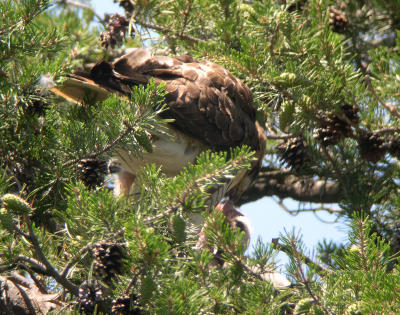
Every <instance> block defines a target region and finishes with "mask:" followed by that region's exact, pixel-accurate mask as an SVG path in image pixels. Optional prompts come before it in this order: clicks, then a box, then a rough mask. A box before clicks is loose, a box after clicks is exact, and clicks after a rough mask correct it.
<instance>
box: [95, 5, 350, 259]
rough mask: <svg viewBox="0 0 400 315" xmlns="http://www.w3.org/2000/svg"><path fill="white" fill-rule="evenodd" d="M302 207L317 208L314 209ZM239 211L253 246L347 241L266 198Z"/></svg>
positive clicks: (106, 8) (339, 231)
mask: <svg viewBox="0 0 400 315" xmlns="http://www.w3.org/2000/svg"><path fill="white" fill-rule="evenodd" d="M92 6H93V7H94V8H95V11H96V12H97V13H98V14H99V15H100V16H103V14H104V13H111V14H112V13H123V10H122V9H121V8H120V7H118V6H117V5H116V4H115V3H114V2H113V1H112V0H92ZM284 203H285V205H286V206H287V208H289V209H291V210H297V209H298V208H299V204H298V203H297V202H295V201H293V200H285V201H284ZM302 206H303V207H304V208H311V207H314V208H315V205H302ZM240 211H241V212H242V213H243V214H245V215H246V216H247V217H248V218H249V219H250V221H251V222H252V235H251V240H252V245H254V244H255V242H256V240H257V238H258V237H260V238H261V239H262V240H263V241H264V242H271V240H272V238H276V237H279V235H280V234H281V233H285V231H292V230H293V228H295V230H296V232H301V234H302V236H303V237H302V238H303V241H304V243H305V245H306V246H307V248H308V249H309V251H310V252H312V250H313V248H314V247H315V246H316V245H317V243H318V241H322V240H323V239H327V240H333V241H335V242H342V241H345V240H346V235H347V234H346V231H345V230H346V225H345V224H344V223H343V222H337V223H331V224H330V223H323V222H321V220H319V219H318V218H317V217H316V215H315V214H313V213H312V212H304V213H300V214H298V215H297V216H293V215H290V214H289V213H287V212H286V211H284V210H283V209H282V208H281V207H280V206H279V205H278V204H277V203H276V202H275V201H274V200H273V199H272V198H267V197H266V198H263V199H261V200H258V201H256V202H252V203H249V204H246V205H244V206H242V207H241V209H240ZM318 216H319V217H320V218H322V219H323V220H324V221H328V222H333V221H334V220H335V216H334V215H331V214H328V213H326V212H319V213H318ZM252 245H251V246H252ZM280 257H281V256H280ZM283 260H285V259H283Z"/></svg>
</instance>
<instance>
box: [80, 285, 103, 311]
mask: <svg viewBox="0 0 400 315" xmlns="http://www.w3.org/2000/svg"><path fill="white" fill-rule="evenodd" d="M107 295H108V293H107V291H106V289H105V288H104V287H103V286H102V285H101V284H100V283H99V282H97V281H96V280H90V281H84V282H83V283H82V284H81V285H80V287H79V295H78V299H77V301H78V302H79V304H80V311H81V312H83V313H85V314H93V312H94V309H95V306H96V305H100V304H102V303H103V302H105V301H106V297H107Z"/></svg>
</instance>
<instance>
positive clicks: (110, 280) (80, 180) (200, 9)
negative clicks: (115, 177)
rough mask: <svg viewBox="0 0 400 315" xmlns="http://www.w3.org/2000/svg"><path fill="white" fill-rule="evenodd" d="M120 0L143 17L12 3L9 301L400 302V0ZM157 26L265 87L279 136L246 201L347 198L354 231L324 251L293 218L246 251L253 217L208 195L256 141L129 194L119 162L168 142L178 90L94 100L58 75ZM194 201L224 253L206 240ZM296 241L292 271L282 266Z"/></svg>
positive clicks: (191, 305)
mask: <svg viewBox="0 0 400 315" xmlns="http://www.w3.org/2000/svg"><path fill="white" fill-rule="evenodd" d="M115 2H117V3H118V4H119V5H120V6H121V7H122V8H123V9H124V11H125V16H122V15H116V14H113V12H110V15H108V16H105V17H100V16H98V15H96V14H95V12H94V11H93V10H92V9H91V8H90V6H88V5H86V4H84V3H78V2H75V1H64V0H60V1H54V2H49V1H47V0H18V1H10V0H5V1H1V2H0V12H1V13H0V117H1V124H0V163H1V173H0V196H1V209H0V288H1V290H0V313H5V314H13V313H17V310H19V311H20V312H22V313H23V314H42V313H49V312H51V311H52V310H54V311H55V312H69V313H73V314H79V313H87V314H92V313H96V314H118V313H120V314H232V313H240V314H377V313H379V314H381V313H382V314H396V313H399V311H400V302H399V299H398V296H397V292H399V289H400V288H399V284H400V269H399V263H398V252H399V249H400V245H399V239H400V229H399V221H400V198H399V196H398V190H399V182H398V177H399V175H400V171H399V160H398V159H399V156H400V155H399V152H400V150H399V148H400V140H399V139H400V138H399V137H400V136H399V134H400V129H399V127H398V125H399V118H400V109H399V108H398V104H399V92H398V90H399V88H398V87H399V81H400V66H399V65H400V57H399V54H398V50H399V46H400V41H399V39H398V34H399V33H398V32H399V29H400V4H399V2H398V1H396V0H391V1H383V0H363V1H349V0H343V1H334V0H332V1H321V0H305V1H304V0H301V1H296V0H293V1H285V0H277V1H239V0H219V1H210V0H196V1H194V0H177V1H168V0H151V1H133V0H129V1H128V0H118V1H115ZM96 23H97V24H96ZM148 36H150V37H151V46H152V48H160V49H163V50H164V51H165V52H166V53H169V54H190V55H192V56H193V57H195V58H197V59H208V60H211V61H214V62H216V63H218V64H221V65H223V66H225V67H226V68H227V69H229V70H230V71H231V72H232V73H234V74H235V75H236V76H238V77H239V78H240V79H241V80H242V81H243V82H245V83H246V84H247V85H248V86H249V87H250V88H251V90H252V92H253V96H254V101H255V105H256V106H257V110H258V112H257V118H258V121H259V122H260V123H261V124H262V126H264V128H265V130H266V134H267V137H268V148H267V154H266V156H265V160H264V163H263V168H262V170H261V172H260V174H259V175H258V177H257V179H256V182H255V185H254V186H253V187H251V188H250V189H249V190H248V191H247V192H245V193H244V194H243V196H242V197H241V200H240V202H239V203H240V204H244V203H247V202H250V201H254V200H257V199H259V198H262V197H265V196H271V195H276V196H278V197H279V198H281V199H284V198H288V197H291V198H293V199H294V200H298V201H299V202H311V203H322V204H331V203H334V204H336V205H337V207H338V210H337V212H336V213H337V215H338V217H339V218H341V219H343V220H344V221H346V222H349V226H350V232H349V237H348V241H347V242H345V243H343V244H339V243H338V244H336V243H327V242H321V243H320V244H319V246H318V248H317V254H316V255H315V257H310V256H309V254H308V252H307V249H305V248H304V245H303V244H302V241H301V237H300V236H299V235H296V233H295V232H290V233H287V234H284V235H282V236H281V237H280V239H276V240H274V241H273V242H272V243H271V244H268V243H267V244H265V243H262V242H261V241H259V242H258V244H257V246H256V248H255V249H254V253H253V254H251V255H244V253H243V252H244V248H243V242H242V241H241V240H242V238H243V235H242V233H241V232H239V231H238V230H235V229H232V228H231V227H230V226H229V225H228V224H227V223H226V222H225V220H224V218H223V217H222V216H221V215H220V214H218V213H213V214H206V212H207V211H204V209H205V201H206V198H207V193H206V192H207V189H208V188H209V187H212V186H213V185H216V183H220V184H221V182H222V181H221V178H223V177H224V176H225V177H229V176H231V175H232V174H234V173H235V172H236V171H238V170H239V169H241V168H245V167H247V164H248V163H249V161H250V160H251V158H252V152H250V151H249V150H248V149H247V148H238V149H235V150H233V151H232V152H229V158H228V152H224V153H210V152H205V153H203V154H202V155H200V156H199V158H198V159H197V161H196V163H195V164H193V165H189V166H188V167H187V168H186V169H185V170H183V171H182V172H181V173H180V174H178V175H177V176H175V177H172V178H169V177H166V176H165V175H163V173H162V171H161V169H157V168H156V167H155V166H154V165H148V166H147V167H145V168H144V169H143V170H142V173H141V174H140V176H138V178H137V185H138V186H137V187H139V189H138V192H137V193H136V194H134V195H132V196H129V197H121V198H116V197H114V196H113V194H112V192H111V191H110V186H112V183H111V184H110V181H112V178H111V177H110V176H109V175H108V176H107V174H106V173H107V172H109V169H112V165H108V166H107V162H106V161H108V160H109V159H110V157H111V156H112V153H113V152H114V151H115V150H117V149H121V148H122V149H124V150H129V152H130V153H132V154H137V155H138V156H140V154H141V153H142V152H145V151H148V150H151V146H150V139H149V135H150V131H151V130H153V129H154V128H160V129H162V128H163V125H164V124H165V123H167V121H166V120H162V119H160V118H159V115H158V114H159V113H161V112H162V111H163V110H164V107H163V99H164V96H165V91H164V89H163V87H162V86H156V85H155V84H153V83H151V84H149V85H148V86H145V87H139V88H135V89H133V90H132V93H131V95H130V97H129V98H126V99H121V98H119V97H117V96H111V97H110V98H108V99H107V100H105V101H104V102H98V103H95V102H93V100H91V99H90V98H87V99H86V100H85V102H84V104H82V105H80V106H78V105H72V104H70V103H68V102H66V101H64V100H62V99H60V98H59V97H56V96H55V95H53V94H51V93H50V92H49V89H51V87H53V86H54V84H60V83H61V82H62V80H63V78H65V76H66V75H68V74H69V73H71V72H72V71H73V70H76V69H80V70H88V69H89V68H90V65H91V64H93V63H95V62H96V61H98V60H99V59H105V60H113V59H115V58H116V57H118V56H120V55H122V54H124V52H126V50H127V49H128V48H129V47H139V46H142V45H144V44H143V43H144V42H145V45H149V41H146V39H147V38H148ZM110 178H111V179H110ZM321 208H322V209H324V207H321ZM194 213H198V214H203V216H204V218H205V220H206V227H207V228H206V230H205V233H206V235H207V239H208V246H207V248H208V249H204V250H196V249H194V247H195V244H196V242H197V238H198V230H196V228H195V227H193V226H191V225H190V223H189V217H190V216H191V215H192V214H194ZM278 251H282V252H284V253H286V254H287V256H288V257H289V261H290V262H289V264H288V266H287V269H286V271H287V274H288V279H289V280H290V282H291V285H288V283H283V285H279V284H278V282H277V281H276V280H275V281H271V279H273V277H274V276H277V274H276V273H275V269H276V265H275V263H274V256H275V255H276V253H277V252H278ZM216 252H217V253H218V259H220V261H221V263H220V264H216V263H215V260H216V256H215V255H214V254H215V253H216ZM24 297H25V298H24ZM26 297H28V298H26Z"/></svg>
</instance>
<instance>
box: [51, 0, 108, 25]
mask: <svg viewBox="0 0 400 315" xmlns="http://www.w3.org/2000/svg"><path fill="white" fill-rule="evenodd" d="M57 2H58V3H59V4H64V5H70V6H72V7H77V8H80V9H84V10H88V11H90V12H92V13H93V15H94V16H95V17H96V18H97V19H98V20H99V22H100V23H101V24H103V25H104V19H103V18H102V17H101V16H100V15H98V14H97V13H96V11H95V10H93V8H92V7H90V6H89V5H87V4H84V3H81V2H77V1H71V0H59V1H57Z"/></svg>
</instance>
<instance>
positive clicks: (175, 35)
mask: <svg viewBox="0 0 400 315" xmlns="http://www.w3.org/2000/svg"><path fill="white" fill-rule="evenodd" d="M135 23H136V24H139V25H141V26H144V27H147V28H150V29H153V30H156V31H159V32H161V33H162V34H165V35H170V36H172V38H179V39H182V40H187V41H189V42H192V43H203V44H204V43H206V41H205V40H202V39H200V38H196V37H193V36H189V35H185V34H183V33H181V34H179V33H177V32H174V31H173V30H171V29H168V28H166V27H163V26H160V25H156V24H152V23H148V22H144V21H142V20H138V19H135Z"/></svg>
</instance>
